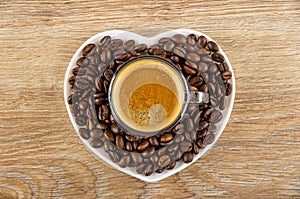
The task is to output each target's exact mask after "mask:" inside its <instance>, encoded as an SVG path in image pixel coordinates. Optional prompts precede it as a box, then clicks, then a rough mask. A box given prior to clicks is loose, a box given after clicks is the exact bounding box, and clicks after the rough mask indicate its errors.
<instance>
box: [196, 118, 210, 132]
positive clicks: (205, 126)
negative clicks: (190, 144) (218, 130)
mask: <svg viewBox="0 0 300 199" xmlns="http://www.w3.org/2000/svg"><path fill="white" fill-rule="evenodd" d="M208 126H209V123H208V122H207V121H206V120H202V121H200V122H199V125H198V131H202V130H203V129H205V128H207V127H208Z"/></svg>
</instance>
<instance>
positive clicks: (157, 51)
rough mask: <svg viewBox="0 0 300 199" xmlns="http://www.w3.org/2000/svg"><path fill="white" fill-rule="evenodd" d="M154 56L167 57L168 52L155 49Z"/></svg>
mask: <svg viewBox="0 0 300 199" xmlns="http://www.w3.org/2000/svg"><path fill="white" fill-rule="evenodd" d="M153 55H155V56H159V57H166V56H167V53H166V51H164V50H161V49H154V50H153Z"/></svg>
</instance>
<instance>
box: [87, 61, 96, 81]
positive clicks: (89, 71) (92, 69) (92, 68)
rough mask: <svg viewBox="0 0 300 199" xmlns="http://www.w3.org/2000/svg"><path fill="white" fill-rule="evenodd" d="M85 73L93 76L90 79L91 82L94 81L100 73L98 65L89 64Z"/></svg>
mask: <svg viewBox="0 0 300 199" xmlns="http://www.w3.org/2000/svg"><path fill="white" fill-rule="evenodd" d="M85 75H87V76H88V77H92V78H91V79H89V80H90V81H91V82H94V77H97V76H98V75H99V74H98V69H97V68H96V65H89V66H88V67H87V68H85Z"/></svg>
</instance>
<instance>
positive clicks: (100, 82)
mask: <svg viewBox="0 0 300 199" xmlns="http://www.w3.org/2000/svg"><path fill="white" fill-rule="evenodd" d="M95 84H96V90H97V91H99V92H104V88H103V79H102V78H101V77H96V79H95Z"/></svg>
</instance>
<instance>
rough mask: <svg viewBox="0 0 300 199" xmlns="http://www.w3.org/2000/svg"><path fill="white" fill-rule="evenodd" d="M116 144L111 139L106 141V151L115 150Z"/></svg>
mask: <svg viewBox="0 0 300 199" xmlns="http://www.w3.org/2000/svg"><path fill="white" fill-rule="evenodd" d="M114 146H115V145H114V144H112V143H111V142H110V141H109V140H105V141H104V151H105V152H109V151H114V150H115V147H114Z"/></svg>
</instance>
